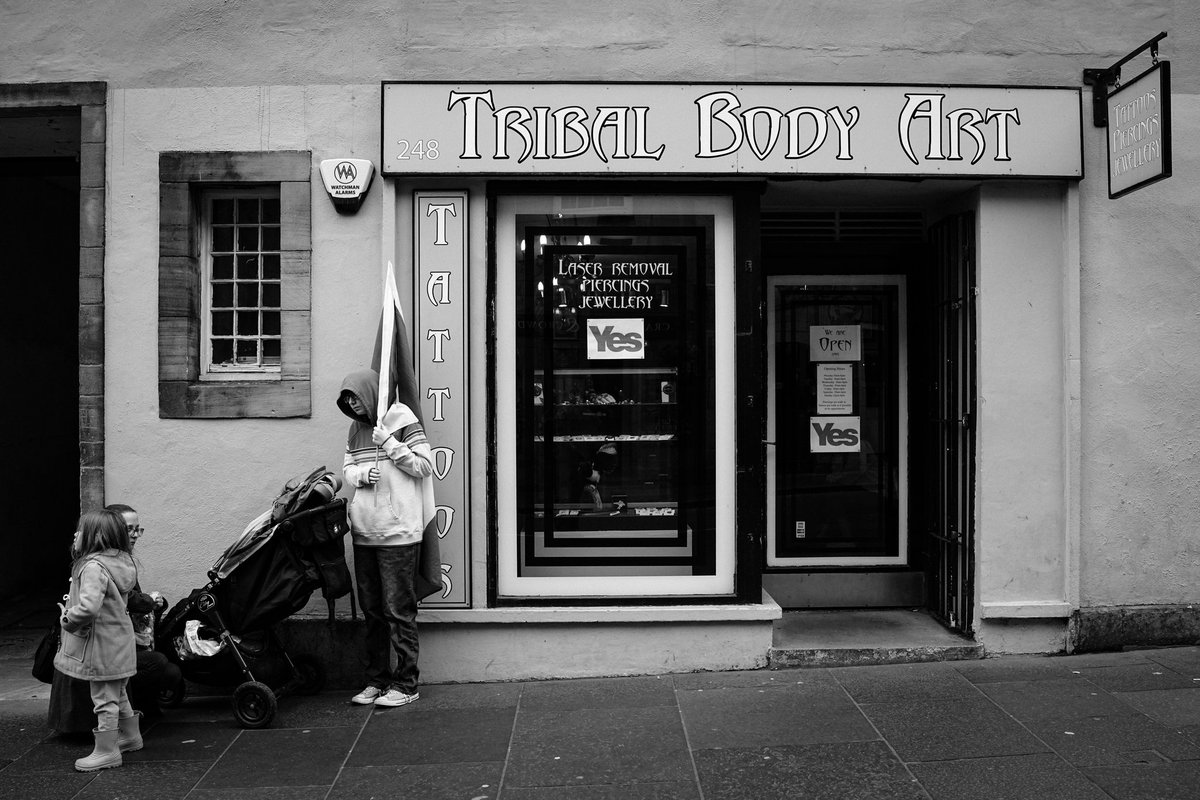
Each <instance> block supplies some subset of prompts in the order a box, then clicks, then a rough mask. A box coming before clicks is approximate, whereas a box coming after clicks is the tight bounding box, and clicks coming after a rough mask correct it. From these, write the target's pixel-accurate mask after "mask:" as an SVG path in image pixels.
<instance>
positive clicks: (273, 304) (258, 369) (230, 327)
mask: <svg viewBox="0 0 1200 800" xmlns="http://www.w3.org/2000/svg"><path fill="white" fill-rule="evenodd" d="M206 201H207V202H205V204H204V210H205V213H206V218H205V233H206V234H207V235H206V237H205V238H206V243H207V252H206V254H205V258H204V266H205V271H206V280H205V313H204V331H203V335H204V342H205V345H206V348H207V352H208V358H207V361H206V364H205V366H206V369H205V372H206V373H207V375H206V377H208V378H210V379H221V378H237V379H239V380H244V379H246V378H249V377H253V375H254V374H255V373H258V374H264V375H269V374H278V372H279V368H280V352H281V337H280V331H281V326H280V301H281V292H280V275H281V270H280V229H279V219H280V213H279V208H280V204H279V194H278V192H277V191H273V190H271V189H269V188H265V187H264V188H262V189H255V190H251V191H249V192H242V193H230V192H222V193H213V194H210V195H208V196H207V197H206Z"/></svg>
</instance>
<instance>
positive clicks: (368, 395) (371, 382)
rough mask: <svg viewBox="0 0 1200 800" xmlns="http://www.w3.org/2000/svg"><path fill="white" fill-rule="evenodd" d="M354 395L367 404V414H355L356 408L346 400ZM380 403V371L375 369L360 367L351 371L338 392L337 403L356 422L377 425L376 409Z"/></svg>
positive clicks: (371, 425) (370, 425)
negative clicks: (351, 406)
mask: <svg viewBox="0 0 1200 800" xmlns="http://www.w3.org/2000/svg"><path fill="white" fill-rule="evenodd" d="M350 394H352V395H354V396H355V397H357V398H358V399H359V400H360V401H362V404H363V405H364V406H366V408H367V413H366V414H355V413H354V409H352V408H350V404H349V403H347V402H346V401H347V400H348V399H349V397H348V395H350ZM378 404H379V373H378V372H376V371H375V370H373V369H360V370H356V371H354V372H351V373H350V374H349V375H347V376H346V379H345V380H343V381H342V390H341V392H340V393H339V394H338V399H337V405H338V408H340V409H341V410H342V413H343V414H345V415H346V416H347V417H349V418H350V419H352V420H354V421H355V422H358V423H361V424H363V425H367V426H369V427H372V428H373V427H375V413H376V411H375V409H376V406H377V405H378Z"/></svg>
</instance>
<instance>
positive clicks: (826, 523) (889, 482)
mask: <svg viewBox="0 0 1200 800" xmlns="http://www.w3.org/2000/svg"><path fill="white" fill-rule="evenodd" d="M927 218H928V212H926V211H923V210H917V209H914V210H912V211H890V210H889V211H880V210H864V211H844V210H835V211H828V212H824V211H814V210H804V211H788V212H774V213H773V212H764V213H763V215H762V232H763V236H762V245H763V260H764V264H765V266H766V270H767V279H766V285H765V287H764V291H765V301H766V320H765V322H766V326H765V337H764V339H765V341H764V347H765V348H766V350H767V381H766V400H767V435H766V437H765V438H766V442H767V444H766V445H765V447H764V450H765V455H764V463H765V476H764V477H765V484H766V489H767V491H766V508H765V518H766V520H765V522H766V524H765V528H766V537H765V542H764V550H765V555H764V559H763V561H764V564H763V567H764V572H763V586H764V588H765V589H766V590H767V591H768V592H769V593H770V594H771V596H772V597H773V598H774V599H775V600H776V601H777V602H778V603H779V604H780V605H781V606H783V607H784V608H785V609H838V608H845V609H851V608H910V609H911V608H921V609H925V610H927V611H928V612H929V613H930V614H931V615H932V616H934V617H936V618H937V619H938V620H939V621H941V622H942V624H944V625H945V626H947V627H949V628H951V629H953V630H956V631H959V632H966V633H969V632H970V630H971V625H972V620H971V602H972V601H971V597H972V580H973V570H972V562H973V550H972V542H973V534H972V526H971V520H972V517H973V511H972V508H971V496H972V492H973V474H974V434H973V431H972V419H973V411H974V391H973V387H974V348H975V342H974V316H973V314H974V268H973V262H974V240H973V238H972V235H971V233H972V231H973V226H974V223H973V218H972V216H971V215H970V214H961V215H956V216H951V217H947V218H944V219H943V220H941V221H940V222H937V223H935V224H933V225H931V226H930V225H928V224H927Z"/></svg>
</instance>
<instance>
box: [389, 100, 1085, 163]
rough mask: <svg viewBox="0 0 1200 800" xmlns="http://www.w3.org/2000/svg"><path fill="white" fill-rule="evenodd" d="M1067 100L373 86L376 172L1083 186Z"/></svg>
mask: <svg viewBox="0 0 1200 800" xmlns="http://www.w3.org/2000/svg"><path fill="white" fill-rule="evenodd" d="M1081 119H1082V116H1081V96H1080V90H1079V89H1075V88H1043V87H1037V88H1032V87H1030V88H1010V87H979V86H900V85H778V84H745V85H724V84H574V83H535V84H516V83H484V84H465V83H404V82H385V83H384V84H383V152H382V159H381V164H382V166H381V170H380V171H381V172H382V174H384V175H389V176H403V175H414V174H484V175H489V174H502V175H526V174H606V173H607V174H667V173H669V174H679V173H685V174H746V175H761V174H806V175H807V174H812V175H842V176H847V175H852V176H859V177H862V176H887V175H903V176H931V177H933V176H938V177H988V176H997V177H999V176H1003V177H1038V178H1082V177H1083V162H1082V157H1081V151H1082V148H1081V145H1080V141H1081Z"/></svg>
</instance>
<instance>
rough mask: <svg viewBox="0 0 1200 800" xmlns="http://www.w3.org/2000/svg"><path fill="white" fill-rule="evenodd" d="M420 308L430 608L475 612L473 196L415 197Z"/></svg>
mask: <svg viewBox="0 0 1200 800" xmlns="http://www.w3.org/2000/svg"><path fill="white" fill-rule="evenodd" d="M413 215H414V219H413V257H414V264H413V277H414V279H415V286H416V297H415V298H414V302H413V308H414V317H415V320H414V321H413V331H414V333H415V337H414V338H415V340H416V341H415V342H414V347H415V349H416V351H417V352H416V358H415V359H414V361H415V365H416V369H417V385H418V386H419V387H420V390H421V401H422V411H423V416H424V418H425V433H426V436H427V437H428V438H429V443H430V446H431V448H432V450H433V470H434V473H433V477H434V496H435V498H436V500H437V511H438V518H437V525H438V537H439V541H438V544H439V546H440V549H441V556H442V586H443V590H442V593H441V594H437V595H433V596H431V597H429V598H426V599H425V600H424V601H422V603H421V605H422V606H425V607H438V608H466V607H469V606H470V589H471V581H470V573H469V569H470V558H469V554H470V551H469V548H468V542H469V533H470V524H469V514H470V504H469V499H470V487H469V484H468V481H469V469H468V467H469V465H468V463H467V445H468V442H470V437H469V433H468V430H467V417H468V408H469V407H468V403H467V357H468V354H467V313H468V309H467V193H466V192H461V191H459V192H425V191H418V192H415V193H414V197H413Z"/></svg>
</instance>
